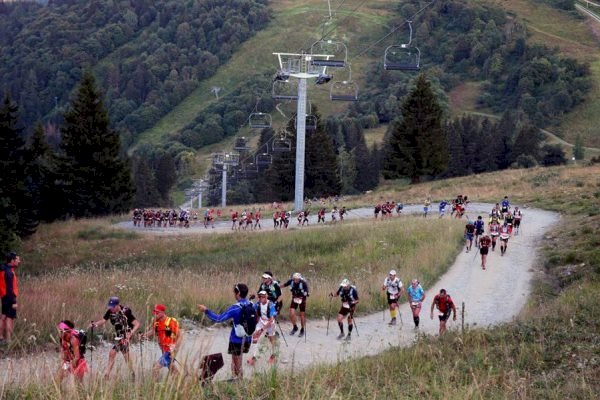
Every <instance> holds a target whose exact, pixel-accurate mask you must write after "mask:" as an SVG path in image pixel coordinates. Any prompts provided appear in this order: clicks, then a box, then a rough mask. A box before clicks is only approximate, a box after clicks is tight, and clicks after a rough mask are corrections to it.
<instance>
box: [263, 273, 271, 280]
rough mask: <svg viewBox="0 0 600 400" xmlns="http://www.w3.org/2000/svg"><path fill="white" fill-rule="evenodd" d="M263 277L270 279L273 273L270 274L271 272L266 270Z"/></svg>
mask: <svg viewBox="0 0 600 400" xmlns="http://www.w3.org/2000/svg"><path fill="white" fill-rule="evenodd" d="M262 277H263V278H265V279H270V278H272V276H271V275H269V274H267V273H266V272H265V273H264V274H262Z"/></svg>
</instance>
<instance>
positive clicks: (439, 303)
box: [433, 294, 454, 314]
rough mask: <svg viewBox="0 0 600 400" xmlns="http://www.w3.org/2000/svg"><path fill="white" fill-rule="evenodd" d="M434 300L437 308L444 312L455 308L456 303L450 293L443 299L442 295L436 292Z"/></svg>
mask: <svg viewBox="0 0 600 400" xmlns="http://www.w3.org/2000/svg"><path fill="white" fill-rule="evenodd" d="M433 302H434V303H435V305H436V307H437V309H438V310H440V312H441V313H444V314H445V313H447V312H450V310H451V309H452V308H454V303H453V302H452V298H451V297H450V296H449V295H446V296H445V298H444V299H442V296H440V295H439V294H436V295H435V297H434V298H433Z"/></svg>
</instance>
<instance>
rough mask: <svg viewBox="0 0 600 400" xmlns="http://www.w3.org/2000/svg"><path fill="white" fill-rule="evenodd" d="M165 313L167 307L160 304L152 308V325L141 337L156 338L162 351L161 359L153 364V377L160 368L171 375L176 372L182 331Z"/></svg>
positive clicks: (174, 320)
mask: <svg viewBox="0 0 600 400" xmlns="http://www.w3.org/2000/svg"><path fill="white" fill-rule="evenodd" d="M166 311H167V307H165V306H164V305H162V304H157V305H156V306H154V310H153V311H152V314H154V323H153V324H152V328H151V329H149V330H147V331H146V333H144V335H143V336H144V337H145V338H151V337H152V336H154V337H156V339H157V341H158V346H159V347H160V350H161V351H162V355H161V357H160V358H159V359H158V361H157V362H156V363H155V364H154V368H153V370H154V376H155V377H156V376H157V375H158V372H159V371H160V370H161V368H168V369H169V372H171V373H173V374H176V373H177V372H178V371H177V368H175V355H176V354H177V352H178V351H179V348H180V347H181V343H182V338H183V331H182V330H181V329H180V328H179V322H178V321H177V320H176V319H175V318H173V317H168V316H167V314H166Z"/></svg>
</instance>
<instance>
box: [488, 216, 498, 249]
mask: <svg viewBox="0 0 600 400" xmlns="http://www.w3.org/2000/svg"><path fill="white" fill-rule="evenodd" d="M488 229H489V230H490V236H491V237H492V251H494V250H496V241H497V240H498V236H500V223H499V222H498V218H497V217H492V219H491V222H490V224H489V225H488Z"/></svg>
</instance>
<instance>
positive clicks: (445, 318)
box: [438, 312, 450, 322]
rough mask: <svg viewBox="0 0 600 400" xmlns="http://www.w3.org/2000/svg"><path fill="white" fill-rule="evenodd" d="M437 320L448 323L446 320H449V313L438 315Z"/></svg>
mask: <svg viewBox="0 0 600 400" xmlns="http://www.w3.org/2000/svg"><path fill="white" fill-rule="evenodd" d="M438 318H439V319H440V321H442V322H443V321H448V318H450V313H449V312H447V313H445V314H442V315H439V316H438Z"/></svg>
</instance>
